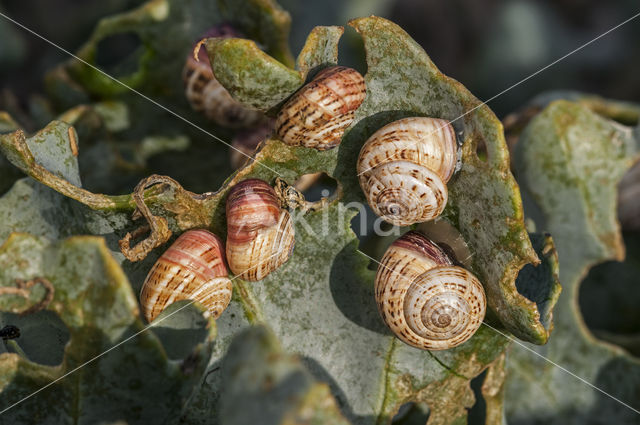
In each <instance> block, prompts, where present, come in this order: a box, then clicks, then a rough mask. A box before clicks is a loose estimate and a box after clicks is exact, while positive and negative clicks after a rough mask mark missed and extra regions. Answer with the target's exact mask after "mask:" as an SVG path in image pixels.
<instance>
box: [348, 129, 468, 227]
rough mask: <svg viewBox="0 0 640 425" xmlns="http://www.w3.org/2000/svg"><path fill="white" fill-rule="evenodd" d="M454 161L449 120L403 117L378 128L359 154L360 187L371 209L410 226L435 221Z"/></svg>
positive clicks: (454, 142) (390, 221)
mask: <svg viewBox="0 0 640 425" xmlns="http://www.w3.org/2000/svg"><path fill="white" fill-rule="evenodd" d="M456 161H457V144H456V136H455V132H454V130H453V127H452V126H451V124H449V122H448V121H445V120H441V119H435V118H423V117H415V118H404V119H401V120H398V121H394V122H392V123H390V124H387V125H386V126H384V127H382V128H381V129H380V130H378V131H376V132H375V133H374V134H373V135H372V136H371V137H370V138H369V139H368V140H367V141H366V142H365V144H364V146H362V149H361V150H360V156H359V157H358V164H357V170H358V176H359V179H360V187H362V190H363V192H364V194H365V196H366V198H367V202H368V204H369V206H370V207H371V208H372V209H373V211H374V212H375V213H376V214H377V215H379V216H380V217H382V218H383V219H384V220H385V221H388V222H389V223H392V224H396V225H398V226H408V225H410V224H414V223H420V222H423V221H428V220H433V219H434V218H436V217H437V216H439V215H440V214H441V213H442V211H443V210H444V207H445V206H446V204H447V199H448V192H447V186H446V183H447V182H448V181H449V179H450V178H451V175H452V174H453V172H454V170H455V167H456Z"/></svg>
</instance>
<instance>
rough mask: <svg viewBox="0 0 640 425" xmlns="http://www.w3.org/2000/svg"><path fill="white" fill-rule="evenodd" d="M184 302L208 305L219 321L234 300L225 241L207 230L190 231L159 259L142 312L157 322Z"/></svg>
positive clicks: (146, 288) (142, 296)
mask: <svg viewBox="0 0 640 425" xmlns="http://www.w3.org/2000/svg"><path fill="white" fill-rule="evenodd" d="M184 299H189V300H194V301H198V302H200V303H201V304H202V305H204V306H205V307H206V308H207V309H208V310H209V311H210V312H211V314H212V315H213V317H214V318H217V317H219V316H220V314H222V312H223V310H224V309H225V308H226V307H227V305H228V304H229V301H230V300H231V279H229V277H228V271H227V266H226V265H225V259H224V246H223V244H222V241H221V240H220V239H219V238H218V237H217V236H216V235H214V234H213V233H211V232H209V231H207V230H202V229H198V230H188V231H186V232H184V233H183V234H182V235H180V236H179V237H178V239H176V240H175V242H174V243H173V244H172V245H171V246H170V247H169V249H168V250H166V251H165V252H164V254H162V255H161V256H160V258H158V261H156V263H155V264H154V265H153V267H152V268H151V270H150V271H149V274H148V275H147V278H146V279H145V281H144V284H143V285H142V290H141V291H140V304H141V306H142V313H143V314H144V317H145V318H146V319H147V321H149V322H151V321H153V320H154V319H155V318H156V316H158V314H160V312H161V311H162V310H164V309H165V308H166V307H167V306H169V304H171V303H173V302H175V301H180V300H184Z"/></svg>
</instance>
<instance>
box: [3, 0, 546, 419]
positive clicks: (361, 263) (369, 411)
mask: <svg viewBox="0 0 640 425" xmlns="http://www.w3.org/2000/svg"><path fill="white" fill-rule="evenodd" d="M152 3H154V4H156V3H160V2H152ZM149 7H150V6H149ZM145 10H146V9H145ZM171 10H172V12H171V13H173V11H174V8H173V7H172V8H171ZM353 25H354V26H355V27H356V28H357V29H358V30H359V31H360V33H361V34H362V36H363V38H364V41H365V46H366V48H367V61H368V66H369V69H368V72H367V75H366V80H367V87H368V90H369V91H368V96H367V99H366V100H365V102H364V103H363V105H362V106H361V107H360V108H359V109H358V111H357V113H356V123H355V124H354V125H353V126H352V127H351V129H350V130H349V129H348V130H347V133H346V135H345V137H344V139H343V141H342V144H341V145H340V146H339V147H337V148H336V149H332V150H329V151H324V152H318V151H316V150H314V149H307V148H303V147H290V146H286V145H284V144H283V143H282V142H280V141H278V140H275V139H271V140H267V141H266V142H265V143H264V145H263V147H262V149H261V150H260V151H259V152H258V153H257V156H256V162H251V163H249V164H247V165H246V166H245V167H244V168H242V169H241V170H239V171H238V173H237V174H236V175H234V176H233V177H232V178H230V179H229V180H228V181H227V182H226V183H225V185H224V186H223V187H222V188H221V189H220V190H219V191H218V192H212V193H205V194H202V195H197V194H194V193H191V192H188V191H186V190H185V189H183V188H182V187H180V186H179V185H177V183H176V184H173V183H171V184H170V183H167V184H165V185H158V186H156V187H154V188H151V189H148V191H147V192H146V193H145V200H146V202H147V203H148V204H149V206H150V207H151V209H152V211H153V213H154V214H157V215H158V216H161V217H163V218H166V219H167V221H168V223H169V227H170V229H171V230H172V231H173V232H176V233H180V232H183V231H185V230H187V229H190V228H194V227H204V228H209V229H210V230H211V231H213V232H214V233H216V234H218V235H224V234H225V233H226V225H225V218H224V213H225V212H224V207H225V204H224V201H225V197H226V195H227V193H228V190H229V188H230V187H231V186H233V185H234V184H236V183H238V182H239V181H242V180H244V179H246V178H249V177H256V178H261V179H263V180H266V181H268V182H272V181H273V179H274V178H275V177H277V176H278V175H279V176H280V177H281V178H283V179H284V180H286V181H288V182H290V183H292V182H293V181H295V180H296V179H297V178H298V177H299V176H301V175H303V174H309V173H315V172H326V173H327V174H328V175H330V176H332V177H334V178H336V179H337V180H338V181H339V184H340V187H339V193H340V194H341V198H340V199H336V200H334V201H333V202H332V203H329V204H328V205H327V207H326V208H325V209H324V210H322V211H317V212H309V213H307V214H306V219H307V220H306V224H305V223H302V222H296V229H295V232H296V249H295V250H294V252H293V255H292V257H291V259H290V260H289V261H288V262H287V263H286V264H285V265H283V266H282V267H281V268H279V269H278V270H277V271H276V272H274V273H273V274H272V275H270V276H268V277H267V278H266V279H265V280H264V281H262V282H260V283H258V284H247V283H245V282H243V281H241V280H239V279H238V280H236V281H234V298H233V300H232V302H231V304H230V305H229V308H228V309H227V310H226V311H225V313H223V314H222V316H221V317H220V318H219V320H218V322H217V324H218V328H219V330H220V338H219V340H218V341H219V343H218V344H216V346H215V352H214V355H213V357H212V360H211V365H210V371H211V372H212V373H211V375H210V377H208V378H207V380H206V381H205V382H204V383H203V385H202V387H201V389H200V391H199V393H198V394H197V395H196V397H194V398H192V399H191V400H190V405H189V408H188V409H187V410H186V411H185V418H184V420H185V421H187V422H190V423H209V422H210V421H211V417H212V414H213V415H215V414H216V412H219V408H220V404H219V401H220V400H219V394H220V393H221V390H220V388H221V387H220V385H221V383H220V379H219V378H217V377H216V375H215V374H214V373H213V371H215V368H216V367H218V366H219V365H220V359H222V357H223V355H224V353H225V352H226V349H227V347H228V346H229V344H230V341H231V339H232V338H233V336H234V335H236V334H237V333H238V332H239V331H240V330H242V329H243V328H244V327H246V326H247V325H248V324H252V323H256V324H258V323H267V324H268V325H269V326H270V327H271V328H272V329H273V331H274V333H275V334H276V335H277V336H278V338H279V339H280V340H281V344H282V346H283V347H284V349H285V350H287V351H290V352H294V353H297V354H299V355H300V356H302V357H303V358H304V360H305V364H306V365H307V367H308V368H309V370H310V372H311V373H312V374H313V375H314V376H318V377H320V378H321V379H322V380H324V381H328V384H329V388H330V389H331V392H332V393H333V394H334V395H336V400H337V402H338V405H339V406H340V408H341V410H342V412H343V414H344V416H345V417H346V418H347V419H349V420H351V421H352V422H354V423H357V424H372V423H376V422H378V423H380V422H387V421H390V420H391V418H392V417H393V416H394V415H395V413H396V412H397V411H398V409H399V407H400V406H401V405H402V404H404V403H406V402H410V401H416V402H419V403H421V404H428V405H429V407H430V419H429V420H430V424H447V423H455V422H456V421H463V420H464V419H465V418H466V415H467V409H468V408H469V407H470V406H471V405H473V403H474V398H473V392H472V390H471V388H470V386H469V382H470V380H471V379H472V378H473V377H476V376H478V375H479V374H480V373H482V371H484V370H485V369H486V368H487V367H489V365H491V364H493V363H494V362H495V361H496V359H499V358H500V356H501V353H502V352H503V351H504V349H505V347H506V346H507V344H508V340H507V339H505V338H504V337H503V336H501V335H499V334H497V333H495V332H494V331H493V330H491V329H489V328H487V327H485V326H481V327H480V329H479V331H478V332H477V333H476V334H475V335H474V336H473V337H472V338H471V339H470V340H469V341H467V342H466V343H464V344H462V345H460V346H458V347H456V348H454V349H451V350H446V351H443V352H440V353H438V354H432V353H430V352H425V351H420V350H417V349H415V348H412V347H409V346H407V345H405V344H403V343H401V342H400V341H398V340H397V339H396V338H395V337H393V335H392V334H391V333H390V332H389V331H388V329H387V328H386V327H385V326H384V323H383V322H382V321H381V319H380V317H379V315H378V312H377V308H376V305H375V299H374V294H373V292H374V291H373V280H374V273H373V272H372V271H370V270H368V269H367V265H368V264H369V260H368V259H367V258H366V257H364V256H363V255H361V254H360V253H358V252H357V251H356V249H357V239H356V237H355V235H354V234H353V232H352V231H351V229H350V226H349V223H350V220H351V219H352V218H353V217H354V216H355V214H356V213H355V211H354V210H353V209H351V208H349V207H348V206H347V205H348V203H349V202H351V201H359V202H363V201H364V197H363V195H362V194H361V191H360V189H359V185H358V181H357V177H356V172H355V163H356V159H357V154H358V152H359V150H360V147H361V146H362V143H364V141H365V140H366V139H367V137H368V136H369V135H370V134H372V133H373V132H374V131H375V130H377V129H378V128H380V127H382V126H383V125H384V124H387V123H388V122H390V121H392V120H394V119H397V118H402V117H406V116H415V115H428V116H436V117H438V118H444V119H448V120H452V119H454V118H455V117H456V116H457V114H459V113H461V112H462V111H464V110H467V109H469V108H471V107H473V106H475V105H477V104H478V101H477V100H476V99H475V98H473V97H472V96H471V95H470V94H469V93H468V92H467V91H466V90H465V89H464V88H463V87H462V86H461V85H459V84H458V83H455V82H453V81H451V80H449V79H448V78H446V77H445V76H443V75H442V74H440V73H439V72H438V71H437V69H436V68H435V66H434V65H433V64H432V63H431V62H430V61H429V59H428V57H427V56H426V54H425V53H424V51H422V49H421V48H419V46H417V44H415V42H413V40H411V39H410V38H409V37H408V35H407V34H406V33H405V32H404V31H402V30H401V29H400V28H398V27H397V26H396V25H394V24H392V23H391V22H389V21H386V20H384V19H380V18H375V17H371V18H364V19H361V20H358V21H355V22H354V23H353ZM332 28H334V27H332ZM340 32H341V31H337V30H335V29H327V30H317V31H314V32H312V34H311V35H310V36H309V39H308V40H307V45H306V46H305V49H303V54H301V56H300V58H299V63H300V64H304V66H301V67H300V70H301V73H302V74H298V77H295V75H294V76H293V77H291V75H293V74H291V73H290V72H289V70H287V69H285V68H281V67H277V66H276V65H275V64H273V63H271V64H270V65H269V66H272V68H271V69H276V68H277V69H276V71H274V72H273V78H276V79H281V80H279V81H281V83H283V84H281V85H280V86H278V85H275V86H274V87H275V88H276V89H277V90H276V91H277V92H278V93H279V94H278V93H276V94H277V95H273V94H270V93H258V94H257V95H256V99H258V101H260V102H262V100H260V99H261V98H262V96H263V95H266V96H267V98H268V99H270V100H269V101H270V102H271V104H272V105H274V106H275V105H277V104H279V103H280V102H282V101H283V100H285V98H286V96H288V95H289V94H291V93H292V92H293V91H295V90H296V89H298V88H299V86H300V85H301V84H302V81H303V80H304V79H306V72H308V70H309V69H312V68H314V67H315V66H316V65H326V64H334V63H336V62H337V57H336V52H337V49H336V48H335V46H337V41H338V38H339V37H338V36H339V33H340ZM236 40H237V39H236ZM228 42H230V41H226V43H228ZM235 43H238V45H248V44H246V43H244V44H243V43H240V42H238V41H235ZM190 44H191V42H189V43H188V45H190ZM316 49H318V50H317V51H318V54H316V55H314V54H310V52H312V51H316ZM244 51H245V52H249V51H253V52H255V54H256V56H255V57H249V58H247V60H246V61H245V62H243V61H241V60H238V62H237V63H238V64H239V65H240V66H244V65H246V64H253V65H255V66H256V67H262V65H261V62H265V61H267V62H270V60H269V59H268V57H265V56H263V55H262V54H260V53H258V52H257V51H255V50H251V49H246V50H244ZM229 52H231V50H229ZM179 57H180V58H182V57H183V55H182V54H181V55H179ZM256 58H257V60H256ZM397 63H403V64H410V66H406V67H403V70H404V72H405V73H404V74H398V73H395V72H393V70H394V69H397V68H398V67H397V66H396V64H397ZM229 69H231V67H230V68H229ZM245 71H246V68H245ZM252 71H254V72H256V75H260V72H262V69H260V68H256V69H254V70H252ZM290 71H291V72H296V71H293V70H290ZM302 75H304V77H301V76H302ZM295 81H298V82H299V83H296V85H294V84H292V82H295ZM264 87H266V86H263V87H261V89H264ZM282 87H285V88H286V89H287V90H289V88H291V92H290V93H285V92H286V91H287V90H283V89H282ZM283 94H285V98H280V97H281V96H282V95H283ZM185 102H186V101H185ZM389 111H393V112H389ZM470 115H471V114H470ZM472 118H473V119H471V118H468V119H465V120H464V123H463V124H464V125H461V124H462V123H461V122H457V123H454V124H453V125H454V129H456V130H457V131H462V132H463V135H464V139H465V144H464V147H463V167H462V170H461V172H460V173H459V174H457V175H454V177H453V178H452V182H451V185H452V186H451V187H450V191H451V193H452V197H451V199H452V200H453V202H450V203H451V206H450V208H448V210H446V211H445V214H446V218H447V219H448V220H449V221H451V222H452V223H453V224H454V225H455V226H456V227H458V228H459V229H460V231H461V232H462V233H463V236H464V238H465V240H467V242H468V243H469V245H470V247H471V249H472V252H473V254H474V256H475V257H474V260H473V271H474V274H476V275H477V276H478V277H479V278H480V280H481V281H482V282H483V283H484V284H485V285H487V288H488V291H487V292H488V298H489V299H491V298H492V297H493V299H494V301H490V302H493V303H494V306H493V307H494V308H495V312H496V313H498V314H499V315H500V319H501V320H502V322H503V324H504V325H505V326H508V327H509V329H510V330H512V331H514V332H517V333H518V335H519V336H520V337H522V338H526V339H527V340H530V341H535V342H544V341H546V337H547V336H548V333H547V330H546V329H545V328H544V327H543V325H542V324H541V323H540V322H539V320H538V315H539V313H538V312H537V311H536V309H535V306H534V305H533V303H532V302H530V301H527V300H526V299H524V298H523V297H522V296H520V295H519V294H518V293H517V291H516V290H515V285H514V283H513V282H514V280H515V275H516V274H517V272H518V270H519V269H520V267H522V266H523V265H524V264H526V263H528V262H530V261H535V259H536V256H535V254H534V253H533V250H532V248H531V245H530V242H529V238H528V235H527V234H526V232H525V231H524V227H523V224H522V217H521V209H520V201H519V198H518V191H517V187H516V186H515V184H514V183H513V180H512V178H511V176H510V175H509V172H508V164H507V163H508V161H507V156H506V149H505V147H504V141H503V138H502V133H501V127H500V124H499V122H498V121H497V120H496V118H495V116H494V115H493V114H492V113H491V112H490V111H489V110H488V108H486V107H481V108H479V109H477V110H475V111H474V113H473V114H472ZM18 136H19V134H13V135H9V136H4V137H3V138H2V139H1V140H2V148H3V152H4V153H5V154H6V155H7V156H9V157H10V158H11V159H12V160H13V162H14V163H15V164H17V165H18V166H19V167H20V168H21V169H23V170H24V171H25V172H27V173H28V174H29V175H31V176H33V177H34V178H35V179H37V180H38V181H40V182H42V183H44V184H46V185H49V186H51V187H53V188H54V189H55V190H58V191H60V192H61V193H64V194H65V195H67V196H70V197H72V198H74V199H76V200H78V201H79V202H81V203H84V204H85V205H89V206H90V207H91V208H94V209H97V210H98V211H90V210H88V208H86V207H83V206H80V207H79V204H78V203H76V202H74V201H66V202H67V203H71V204H72V205H74V207H72V208H70V210H71V211H73V213H74V214H77V215H76V216H72V217H69V221H70V222H72V223H76V221H75V220H76V219H77V220H79V221H81V220H82V218H83V215H85V214H86V216H87V217H91V219H92V220H95V221H96V222H99V221H98V219H97V218H95V217H101V218H102V220H103V221H102V222H99V223H100V224H101V227H98V226H96V227H91V226H85V225H82V226H79V225H77V224H76V226H77V228H82V229H85V228H87V227H88V228H89V231H90V232H92V231H93V230H91V229H97V228H99V229H100V231H101V232H102V233H101V234H104V235H105V236H106V237H107V239H109V240H110V241H111V243H112V244H113V243H114V242H115V239H117V238H118V236H119V234H121V233H122V231H123V228H129V229H130V228H131V226H133V223H132V222H131V221H130V219H129V218H128V215H125V213H130V212H132V211H133V209H134V208H135V204H134V202H133V201H132V198H131V195H122V196H107V195H95V194H92V193H84V192H81V191H80V190H79V189H78V188H77V187H76V186H73V185H69V183H68V182H66V184H65V183H64V182H61V181H60V179H56V176H55V175H54V174H53V173H51V172H49V171H47V170H46V169H45V168H44V167H42V166H39V167H38V165H39V164H38V161H37V160H36V159H34V158H33V155H31V154H30V152H29V150H28V149H26V148H25V144H26V139H25V138H21V137H18ZM479 141H483V142H484V144H485V145H486V147H487V150H488V152H489V162H487V163H484V162H482V161H481V160H480V159H479V158H477V157H476V156H475V143H478V142H479ZM274 171H275V172H274ZM35 187H38V188H40V189H44V190H46V194H43V193H40V192H38V190H37V189H35ZM19 189H20V190H22V193H21V194H22V195H28V196H27V197H24V196H23V197H22V198H21V199H16V198H19V195H20V193H18V192H19ZM470 193H472V194H473V196H472V197H468V196H465V194H470ZM454 194H455V196H453V195H454ZM9 195H11V197H12V198H11V202H22V203H23V205H28V204H29V203H30V204H29V205H31V207H32V208H33V209H34V210H35V213H34V215H35V217H36V219H37V220H36V221H34V222H33V223H26V222H20V223H14V225H15V227H16V228H20V226H35V225H37V226H42V229H41V231H42V233H47V232H60V231H65V232H66V231H72V229H73V228H63V230H60V227H61V226H60V225H62V224H63V223H64V220H66V218H65V217H64V215H61V214H59V215H60V217H58V219H57V220H59V221H56V223H59V224H60V225H56V226H51V225H49V226H45V225H43V222H44V223H46V220H43V219H42V218H43V217H42V216H43V214H42V210H43V206H42V205H41V204H40V200H42V201H47V202H53V203H58V202H61V201H60V196H59V195H57V194H54V193H53V192H51V191H50V190H49V189H45V188H43V187H42V186H41V185H39V184H36V183H34V182H33V181H30V180H23V181H22V182H21V183H20V184H19V185H17V186H16V187H14V189H13V190H12V192H11V193H10V194H9ZM9 195H8V196H9ZM53 195H55V196H53ZM4 199H5V198H3V200H4ZM0 201H1V200H0ZM0 203H1V202H0ZM7 203H9V200H8V199H7ZM476 203H478V204H482V205H481V206H478V205H476ZM62 205H67V204H64V203H62ZM486 205H489V208H485V209H484V210H483V208H482V206H486ZM78 207H79V208H78ZM0 211H1V210H0ZM447 211H448V212H447ZM294 221H295V220H294ZM92 224H93V223H92ZM114 229H115V232H114ZM327 229H331V230H330V231H331V233H330V234H331V237H326V236H325V235H326V234H327ZM153 255H159V252H157V253H156V252H155V251H154V253H153ZM153 255H150V257H153ZM151 259H153V258H151ZM489 262H490V263H489ZM125 264H128V263H125ZM143 264H144V263H143ZM149 267H150V264H149ZM147 270H148V269H147ZM145 271H146V270H145ZM503 272H504V273H503ZM136 273H137V274H136ZM131 275H132V276H133V275H137V276H138V277H139V281H135V280H133V279H132V284H133V285H134V286H137V285H140V283H141V282H142V279H143V277H144V275H142V277H140V271H139V270H138V271H136V269H135V268H132V269H131ZM537 278H538V279H539V280H541V281H543V282H551V281H552V280H553V274H552V273H551V272H549V271H548V270H547V272H546V273H541V274H540V276H537ZM524 284H525V286H526V285H527V284H528V283H527V282H524ZM489 289H490V290H489ZM310 300H312V302H310ZM493 323H494V325H498V321H497V320H494V322H493Z"/></svg>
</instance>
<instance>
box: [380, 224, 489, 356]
mask: <svg viewBox="0 0 640 425" xmlns="http://www.w3.org/2000/svg"><path fill="white" fill-rule="evenodd" d="M375 297H376V302H377V304H378V309H379V311H380V314H381V316H382V319H383V320H384V322H385V323H386V324H387V326H389V328H390V329H391V331H393V333H394V334H395V335H396V336H397V337H398V338H400V339H401V340H402V341H403V342H405V343H407V344H409V345H411V346H414V347H417V348H421V349H423V350H444V349H447V348H452V347H456V346H458V345H460V344H462V343H463V342H465V341H467V340H468V339H469V338H471V336H472V335H473V334H474V333H475V332H476V331H477V330H478V328H479V327H480V325H481V324H482V320H483V319H484V315H485V312H486V304H487V303H486V298H485V294H484V289H483V288H482V284H481V283H480V282H479V281H478V279H477V278H476V277H475V276H474V275H473V274H471V273H470V272H469V271H467V270H466V269H464V268H462V267H458V266H454V265H453V262H452V260H451V259H450V258H449V257H448V256H447V254H445V252H444V251H443V250H442V249H440V247H438V245H436V244H435V243H433V242H431V241H430V240H429V239H427V238H426V237H425V236H423V235H422V234H420V233H418V232H414V231H411V232H408V233H406V234H404V235H403V236H401V237H400V238H399V239H397V240H396V241H395V242H394V243H393V244H391V246H390V247H389V248H388V249H387V251H386V252H385V254H384V256H383V257H382V260H381V261H380V265H379V267H378V271H377V274H376V281H375Z"/></svg>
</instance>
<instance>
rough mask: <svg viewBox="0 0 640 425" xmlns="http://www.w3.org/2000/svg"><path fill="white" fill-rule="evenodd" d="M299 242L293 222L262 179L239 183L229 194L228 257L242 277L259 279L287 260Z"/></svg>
mask: <svg viewBox="0 0 640 425" xmlns="http://www.w3.org/2000/svg"><path fill="white" fill-rule="evenodd" d="M294 242H295V236H294V228H293V222H292V221H291V215H290V214H289V212H288V211H286V210H283V209H281V208H280V203H279V202H278V198H277V197H276V193H275V191H274V190H273V188H272V187H271V186H269V185H268V184H267V183H266V182H264V181H262V180H260V179H248V180H244V181H242V182H240V183H238V184H237V185H235V186H234V187H233V188H232V189H231V190H230V191H229V197H228V198H227V260H228V261H229V268H230V269H231V271H232V272H233V273H234V274H235V275H237V276H239V277H240V278H241V279H244V280H249V281H257V280H262V279H264V278H265V277H266V276H267V275H268V274H269V273H271V272H272V271H274V270H276V269H277V268H278V267H280V266H281V265H282V264H284V263H285V262H286V261H287V260H288V259H289V256H290V255H291V252H292V251H293V245H294Z"/></svg>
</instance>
